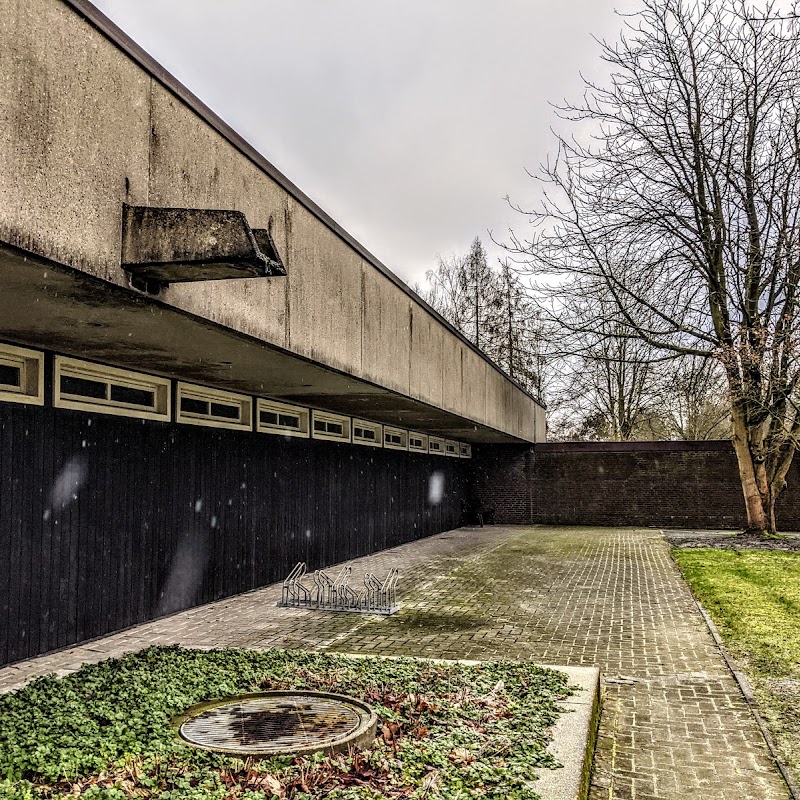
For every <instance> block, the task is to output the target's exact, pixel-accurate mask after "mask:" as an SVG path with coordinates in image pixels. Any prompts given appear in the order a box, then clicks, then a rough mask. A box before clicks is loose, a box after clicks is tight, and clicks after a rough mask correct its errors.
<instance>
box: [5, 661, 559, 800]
mask: <svg viewBox="0 0 800 800" xmlns="http://www.w3.org/2000/svg"><path fill="white" fill-rule="evenodd" d="M275 689H308V690H318V691H328V692H335V693H341V694H349V695H351V696H353V697H356V698H358V699H361V700H364V701H365V702H367V703H368V704H370V705H371V706H372V707H373V708H374V709H375V711H376V712H377V714H378V733H379V735H378V736H377V737H376V740H375V742H374V743H373V745H372V746H371V747H370V748H369V749H365V750H362V751H351V752H349V753H344V754H336V755H331V756H327V755H323V754H317V755H315V756H309V757H306V758H294V757H275V758H270V759H262V760H257V759H248V760H241V759H237V758H233V757H230V756H223V755H219V754H214V753H210V752H207V751H203V750H198V749H194V748H191V747H189V746H188V745H185V744H184V743H183V742H181V741H180V740H179V739H178V738H177V736H176V734H175V728H174V725H173V724H172V721H173V718H174V717H175V716H176V715H178V714H180V713H181V712H183V711H184V710H185V709H186V708H188V707H189V706H191V705H193V704H194V703H197V702H199V701H203V700H206V699H211V698H218V697H226V696H230V695H233V694H237V693H241V692H247V691H259V690H275ZM570 694H571V690H570V688H569V687H568V685H567V679H566V676H564V675H563V674H561V673H558V672H555V671H553V670H548V669H543V668H541V667H537V666H535V665H533V664H529V663H519V662H509V661H497V662H486V663H483V664H480V665H465V664H457V663H436V662H431V661H421V660H414V659H377V658H354V657H348V656H340V655H332V654H322V653H306V652H292V651H283V650H269V651H249V650H230V649H226V650H211V651H196V650H187V649H183V648H179V647H166V648H165V647H153V648H148V649H146V650H143V651H141V652H139V653H135V654H130V655H127V656H125V657H124V658H121V659H112V660H109V661H106V662H103V663H100V664H96V665H87V666H84V667H83V668H82V669H81V670H80V671H79V672H77V673H74V674H72V675H69V676H67V677H65V678H61V679H58V678H56V677H53V676H48V677H44V678H39V679H37V680H35V681H34V682H32V683H31V684H29V685H28V686H26V687H25V688H23V689H21V690H20V691H18V692H16V693H13V694H8V695H3V696H0V797H7V798H13V799H14V800H37V798H51V797H67V796H69V797H85V798H93V800H126V798H134V797H135V798H151V797H152V798H163V799H164V800H167V799H168V800H194V799H195V798H242V799H243V800H267V798H272V797H278V798H297V800H304V799H305V798H309V799H310V798H318V797H328V798H332V800H334V799H335V798H341V799H342V800H357V799H358V800H360V799H362V798H364V799H365V800H366V799H367V798H370V799H372V798H380V797H392V798H423V797H426V798H432V797H441V798H452V799H453V800H455V798H470V797H482V798H484V797H485V798H501V797H503V798H508V800H533V799H534V798H536V797H537V794H536V792H535V782H534V781H533V780H532V779H533V768H534V767H550V768H555V767H557V766H558V765H557V764H556V763H555V762H554V760H553V758H552V756H551V755H550V754H549V753H548V752H547V751H546V747H547V744H548V742H549V736H550V728H551V726H552V725H553V723H554V722H555V720H556V719H557V717H558V715H559V713H560V711H559V708H558V706H557V703H558V701H559V700H560V699H563V698H565V697H567V696H569V695H570Z"/></svg>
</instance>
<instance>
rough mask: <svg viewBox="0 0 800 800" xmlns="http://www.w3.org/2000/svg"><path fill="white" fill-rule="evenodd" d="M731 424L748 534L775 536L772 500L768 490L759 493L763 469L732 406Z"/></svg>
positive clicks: (742, 419) (741, 413)
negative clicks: (770, 534)
mask: <svg viewBox="0 0 800 800" xmlns="http://www.w3.org/2000/svg"><path fill="white" fill-rule="evenodd" d="M731 421H732V422H733V448H734V450H735V451H736V460H737V462H738V464H739V477H740V479H741V482H742V492H743V493H744V504H745V508H746V509H747V531H746V532H748V533H760V534H763V533H775V498H774V497H773V495H772V492H770V491H769V490H768V487H767V486H765V489H767V491H765V492H763V493H762V492H761V490H760V489H759V483H764V482H765V478H766V471H765V467H764V464H763V461H762V462H758V461H757V460H756V458H755V457H754V455H753V453H752V451H751V450H750V437H749V436H748V429H747V421H746V419H745V415H744V411H743V410H742V409H741V408H740V407H738V406H737V405H736V404H734V407H733V409H732V411H731Z"/></svg>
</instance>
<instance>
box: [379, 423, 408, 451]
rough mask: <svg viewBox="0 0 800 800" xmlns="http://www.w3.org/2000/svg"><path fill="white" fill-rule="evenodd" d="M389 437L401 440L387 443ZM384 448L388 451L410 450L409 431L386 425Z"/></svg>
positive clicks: (384, 429)
mask: <svg viewBox="0 0 800 800" xmlns="http://www.w3.org/2000/svg"><path fill="white" fill-rule="evenodd" d="M389 436H397V437H399V438H400V441H399V442H392V441H387V437H389ZM383 446H384V447H385V448H387V449H388V450H408V431H407V430H405V429H404V428H395V427H394V426H392V425H384V426H383Z"/></svg>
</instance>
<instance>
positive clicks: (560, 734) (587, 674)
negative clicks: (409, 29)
mask: <svg viewBox="0 0 800 800" xmlns="http://www.w3.org/2000/svg"><path fill="white" fill-rule="evenodd" d="M321 652H325V653H327V654H330V655H340V656H346V657H348V658H384V659H401V658H411V659H414V660H415V661H430V662H432V663H434V664H467V665H469V666H478V665H480V664H485V663H487V661H495V660H497V661H512V662H513V661H516V662H518V663H528V662H522V661H519V659H513V658H505V659H504V658H500V659H487V661H478V660H475V659H466V658H455V659H453V658H430V657H425V656H398V655H391V656H380V655H374V654H372V653H347V652H343V651H337V650H333V651H331V650H325V651H321ZM530 663H532V664H534V666H537V667H542V668H544V669H552V670H556V671H557V672H562V673H564V674H565V675H566V676H567V677H568V678H569V684H570V686H578V687H579V691H578V692H576V694H574V695H573V696H572V697H569V698H568V699H567V700H564V701H562V702H561V703H560V704H559V705H560V706H561V708H562V712H563V713H561V714H560V715H559V717H558V719H557V720H556V723H555V725H553V729H552V731H553V734H552V739H551V742H550V744H549V745H548V749H549V750H550V752H551V754H552V755H553V756H554V757H555V758H556V760H558V761H559V762H561V764H562V766H561V767H559V768H558V769H546V770H545V769H541V770H536V779H537V780H536V783H535V785H534V786H535V791H536V793H537V794H539V795H540V796H541V798H542V800H586V798H588V796H589V784H590V780H591V773H592V762H593V760H594V746H595V741H596V739H597V730H598V726H599V723H600V707H601V703H600V669H599V667H569V666H564V665H562V664H539V663H538V662H535V661H534V662H530Z"/></svg>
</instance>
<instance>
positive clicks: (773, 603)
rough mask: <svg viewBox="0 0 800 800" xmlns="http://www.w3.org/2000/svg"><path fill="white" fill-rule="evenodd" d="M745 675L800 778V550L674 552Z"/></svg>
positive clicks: (787, 761) (785, 759)
mask: <svg viewBox="0 0 800 800" xmlns="http://www.w3.org/2000/svg"><path fill="white" fill-rule="evenodd" d="M673 555H674V557H675V560H676V561H677V563H678V565H679V566H680V567H681V569H682V570H683V573H684V575H686V577H687V579H688V580H689V583H690V584H691V586H692V590H693V591H694V593H695V595H696V596H697V597H698V599H699V600H700V602H701V603H702V604H703V606H704V607H705V608H706V610H707V611H708V613H709V614H710V615H711V618H712V619H713V620H714V623H715V624H716V625H717V627H718V628H719V631H720V634H721V635H722V637H723V640H724V641H725V644H726V646H727V647H728V649H729V650H730V651H731V653H732V655H733V656H734V658H735V659H736V660H737V662H738V663H739V664H740V666H741V667H742V668H743V669H744V671H745V672H746V673H747V676H748V678H749V679H750V682H751V684H752V686H753V691H754V693H755V695H756V699H757V700H758V703H759V708H760V710H761V713H762V716H764V718H765V719H766V720H767V723H768V725H769V727H770V730H771V731H772V734H773V737H774V739H775V741H776V744H777V746H778V749H779V751H780V755H781V760H782V761H783V762H784V763H785V764H786V765H787V766H788V767H789V769H790V770H791V771H792V773H793V775H794V777H795V780H796V781H798V780H799V779H800V553H797V552H787V551H776V550H736V549H724V550H723V549H710V548H708V549H694V548H691V549H690V548H679V549H675V550H673Z"/></svg>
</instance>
